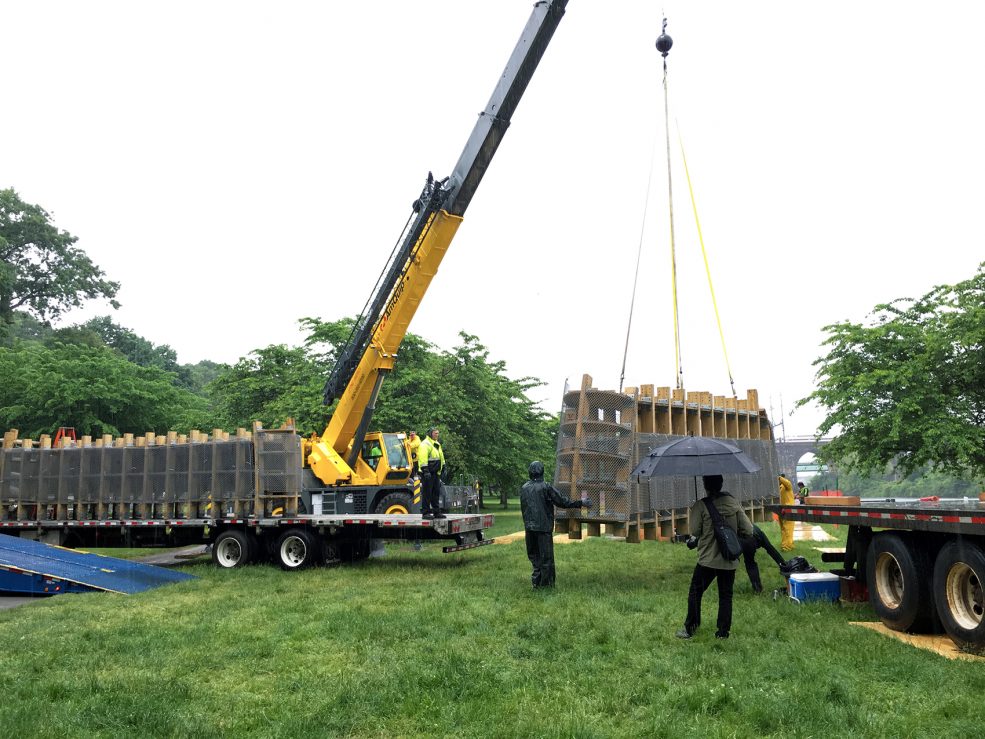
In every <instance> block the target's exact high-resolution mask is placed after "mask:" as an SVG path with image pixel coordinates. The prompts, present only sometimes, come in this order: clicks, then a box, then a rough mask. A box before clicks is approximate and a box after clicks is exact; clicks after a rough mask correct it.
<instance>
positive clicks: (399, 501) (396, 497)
mask: <svg viewBox="0 0 985 739" xmlns="http://www.w3.org/2000/svg"><path fill="white" fill-rule="evenodd" d="M410 512H411V497H410V495H408V494H407V493H390V494H389V495H386V496H384V497H383V498H382V499H381V500H380V502H379V503H377V504H376V513H386V514H388V515H400V514H404V513H410Z"/></svg>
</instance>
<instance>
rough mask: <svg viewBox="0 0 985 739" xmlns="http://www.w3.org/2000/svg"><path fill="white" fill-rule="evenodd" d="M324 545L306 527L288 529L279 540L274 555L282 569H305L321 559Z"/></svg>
mask: <svg viewBox="0 0 985 739" xmlns="http://www.w3.org/2000/svg"><path fill="white" fill-rule="evenodd" d="M321 550H322V546H321V545H320V544H319V543H316V541H315V536H314V535H312V534H311V533H309V532H307V531H305V530H304V529H288V530H287V531H285V532H284V533H283V534H281V536H280V538H279V539H278V540H277V547H276V550H275V552H274V557H275V558H276V560H277V563H278V564H279V565H280V568H281V569H282V570H303V569H305V568H307V567H311V566H312V565H315V564H318V562H319V561H320V555H321Z"/></svg>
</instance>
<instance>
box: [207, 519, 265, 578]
mask: <svg viewBox="0 0 985 739" xmlns="http://www.w3.org/2000/svg"><path fill="white" fill-rule="evenodd" d="M254 551H255V547H253V546H251V542H250V537H249V536H247V535H246V534H245V533H244V532H242V531H237V530H236V529H229V530H228V531H223V532H222V533H221V534H219V536H217V537H216V540H215V543H214V544H213V545H212V561H213V562H215V564H216V566H217V567H222V568H224V569H227V570H231V569H233V568H235V567H242V566H243V565H246V564H249V563H250V562H251V561H252V560H253V552H254Z"/></svg>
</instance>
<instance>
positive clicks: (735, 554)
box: [703, 498, 742, 562]
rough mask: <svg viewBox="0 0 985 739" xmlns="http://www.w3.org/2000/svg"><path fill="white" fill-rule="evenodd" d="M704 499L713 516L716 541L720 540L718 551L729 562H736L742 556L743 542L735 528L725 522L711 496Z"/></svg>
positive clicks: (710, 514) (712, 521) (709, 513)
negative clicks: (740, 540)
mask: <svg viewBox="0 0 985 739" xmlns="http://www.w3.org/2000/svg"><path fill="white" fill-rule="evenodd" d="M703 500H704V503H705V508H707V509H708V515H709V516H711V523H712V526H714V528H715V541H717V542H718V551H719V552H721V554H722V556H723V557H725V559H727V560H728V561H729V562H734V561H735V560H737V559H738V558H739V557H741V556H742V544H741V542H739V535H738V534H737V533H736V531H735V529H733V528H732V527H731V526H729V525H728V524H727V523H725V519H724V518H722V514H721V513H719V512H718V509H717V508H715V504H714V503H712V502H711V498H704V499H703Z"/></svg>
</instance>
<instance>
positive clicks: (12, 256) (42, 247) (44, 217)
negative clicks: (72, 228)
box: [0, 189, 120, 335]
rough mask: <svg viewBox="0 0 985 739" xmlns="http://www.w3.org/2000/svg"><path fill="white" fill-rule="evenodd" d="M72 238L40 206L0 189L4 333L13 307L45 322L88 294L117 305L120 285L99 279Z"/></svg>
mask: <svg viewBox="0 0 985 739" xmlns="http://www.w3.org/2000/svg"><path fill="white" fill-rule="evenodd" d="M76 241H78V239H77V238H76V237H75V236H72V234H70V233H68V232H67V231H62V230H59V229H58V228H57V227H56V226H55V225H54V224H53V223H52V222H51V216H50V215H49V214H48V213H47V212H46V211H45V210H44V209H43V208H41V207H40V206H38V205H31V204H29V203H25V202H24V201H23V200H21V199H20V197H19V196H18V195H17V193H16V192H14V190H13V189H6V190H0V332H2V333H3V334H6V335H9V333H10V327H11V325H12V324H13V322H14V311H16V310H18V309H20V310H23V311H26V312H28V313H30V314H31V315H33V316H34V317H36V318H37V319H39V320H41V321H49V320H51V319H55V318H58V317H59V316H60V315H62V314H63V313H64V312H65V311H66V310H69V309H70V308H74V307H78V306H80V305H82V303H83V302H84V301H85V300H89V299H93V298H100V297H102V298H106V299H108V300H109V301H110V304H111V305H112V306H113V307H114V308H118V307H119V304H118V303H117V302H116V301H115V300H114V299H113V298H114V297H115V296H116V291H117V290H118V289H119V287H120V285H119V283H117V282H111V281H109V280H106V279H104V275H103V271H102V270H101V269H99V268H98V267H97V266H96V265H95V264H93V263H92V261H91V260H90V259H89V257H88V256H86V254H85V252H83V251H82V250H81V249H77V248H76V247H74V246H73V244H75V242H76Z"/></svg>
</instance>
